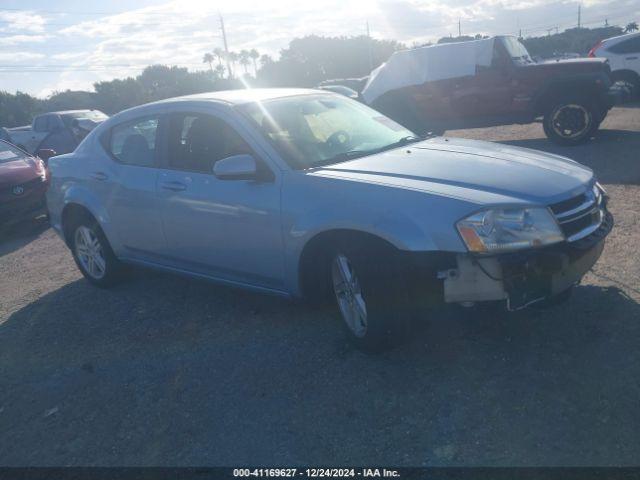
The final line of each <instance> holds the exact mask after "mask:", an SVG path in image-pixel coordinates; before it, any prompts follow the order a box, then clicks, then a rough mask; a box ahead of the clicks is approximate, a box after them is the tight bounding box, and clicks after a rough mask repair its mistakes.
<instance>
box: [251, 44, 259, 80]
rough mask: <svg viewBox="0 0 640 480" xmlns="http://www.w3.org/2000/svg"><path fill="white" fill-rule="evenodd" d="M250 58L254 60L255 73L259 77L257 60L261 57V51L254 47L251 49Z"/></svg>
mask: <svg viewBox="0 0 640 480" xmlns="http://www.w3.org/2000/svg"><path fill="white" fill-rule="evenodd" d="M249 58H250V59H251V61H252V62H253V75H254V76H256V77H257V76H258V64H257V60H258V59H259V58H260V53H259V52H258V51H257V50H256V49H255V48H252V49H251V50H249Z"/></svg>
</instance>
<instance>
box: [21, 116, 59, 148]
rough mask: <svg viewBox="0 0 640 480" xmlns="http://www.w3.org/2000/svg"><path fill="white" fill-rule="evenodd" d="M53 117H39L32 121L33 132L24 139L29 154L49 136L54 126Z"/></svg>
mask: <svg viewBox="0 0 640 480" xmlns="http://www.w3.org/2000/svg"><path fill="white" fill-rule="evenodd" d="M54 123H55V122H54V115H49V114H46V115H40V116H39V117H36V118H35V120H34V121H33V130H32V131H31V132H30V135H29V138H27V139H26V143H25V145H24V146H25V148H26V149H27V151H28V152H29V153H35V152H36V150H37V149H38V145H40V142H42V140H43V139H44V138H45V137H46V136H47V135H48V134H49V132H50V131H51V130H52V128H53V125H54Z"/></svg>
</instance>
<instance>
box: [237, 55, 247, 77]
mask: <svg viewBox="0 0 640 480" xmlns="http://www.w3.org/2000/svg"><path fill="white" fill-rule="evenodd" d="M238 63H239V64H240V65H242V67H243V68H244V74H245V75H248V74H249V70H248V69H247V66H248V65H249V63H250V60H249V51H248V50H241V51H240V55H238Z"/></svg>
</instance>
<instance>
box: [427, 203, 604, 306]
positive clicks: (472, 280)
mask: <svg viewBox="0 0 640 480" xmlns="http://www.w3.org/2000/svg"><path fill="white" fill-rule="evenodd" d="M612 228H613V217H612V215H611V214H610V213H609V212H608V211H606V210H605V211H604V217H603V218H602V221H601V223H600V224H599V226H598V228H597V229H596V230H595V231H593V232H592V233H591V234H589V235H588V236H587V237H584V238H581V239H580V240H577V241H573V242H562V243H560V244H557V245H553V246H550V247H545V248H540V249H535V250H527V251H522V252H516V253H507V254H500V255H494V256H490V257H487V256H477V255H472V254H459V255H457V256H456V264H457V265H456V268H452V269H449V270H444V271H440V272H439V273H438V277H439V278H440V279H442V280H443V284H444V285H443V286H444V301H445V302H447V303H462V304H470V303H475V302H485V301H505V302H506V305H507V308H508V309H509V310H518V309H521V308H524V307H526V306H528V305H531V304H533V303H537V302H540V301H543V300H545V299H548V298H551V297H554V296H556V295H558V294H561V293H563V292H564V291H566V290H568V289H569V288H571V287H572V286H573V285H575V284H577V283H579V282H580V280H581V279H582V277H583V276H584V275H585V274H586V273H587V272H588V271H589V270H590V269H591V267H592V266H593V265H594V264H595V263H596V262H597V261H598V259H599V258H600V255H601V253H602V250H603V248H604V241H605V237H606V236H607V235H608V234H609V232H610V231H611V229H612Z"/></svg>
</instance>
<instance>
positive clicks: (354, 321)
mask: <svg viewBox="0 0 640 480" xmlns="http://www.w3.org/2000/svg"><path fill="white" fill-rule="evenodd" d="M331 280H332V283H333V291H334V293H335V295H336V300H337V302H338V307H339V308H340V313H341V314H342V318H343V319H344V321H345V323H346V324H347V327H348V328H349V330H351V332H352V333H353V334H354V335H355V336H356V337H358V338H362V337H364V335H365V334H366V333H367V325H368V324H367V305H366V302H365V300H364V297H363V296H362V288H361V287H360V282H359V280H358V277H357V275H356V272H355V270H354V269H353V266H352V264H351V262H349V259H348V258H347V257H346V256H344V255H342V254H340V255H337V256H336V258H335V259H334V260H333V263H332V265H331Z"/></svg>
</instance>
